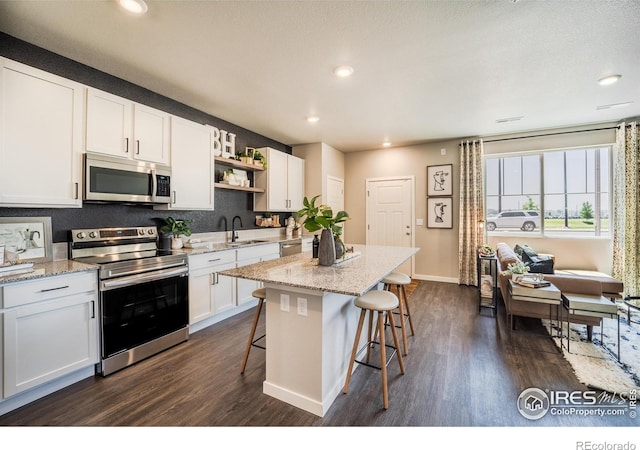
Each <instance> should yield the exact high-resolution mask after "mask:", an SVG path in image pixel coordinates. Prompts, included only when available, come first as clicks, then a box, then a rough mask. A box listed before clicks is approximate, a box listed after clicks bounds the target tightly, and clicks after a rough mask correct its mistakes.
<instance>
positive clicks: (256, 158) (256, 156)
mask: <svg viewBox="0 0 640 450" xmlns="http://www.w3.org/2000/svg"><path fill="white" fill-rule="evenodd" d="M256 161H258V162H259V163H260V164H262V167H264V168H265V169H266V168H267V160H266V158H265V157H264V155H263V154H262V153H260V151H259V150H254V151H253V163H254V164H255V163H256Z"/></svg>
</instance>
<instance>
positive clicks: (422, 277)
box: [412, 273, 459, 284]
mask: <svg viewBox="0 0 640 450" xmlns="http://www.w3.org/2000/svg"><path fill="white" fill-rule="evenodd" d="M412 278H413V279H414V280H422V281H439V282H442V283H453V284H459V283H458V279H457V278H452V277H436V276H433V275H423V274H419V273H416V274H415V275H413V277H412Z"/></svg>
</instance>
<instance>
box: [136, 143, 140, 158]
mask: <svg viewBox="0 0 640 450" xmlns="http://www.w3.org/2000/svg"><path fill="white" fill-rule="evenodd" d="M139 154H140V139H138V140H136V155H139Z"/></svg>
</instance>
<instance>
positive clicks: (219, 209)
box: [0, 32, 291, 242]
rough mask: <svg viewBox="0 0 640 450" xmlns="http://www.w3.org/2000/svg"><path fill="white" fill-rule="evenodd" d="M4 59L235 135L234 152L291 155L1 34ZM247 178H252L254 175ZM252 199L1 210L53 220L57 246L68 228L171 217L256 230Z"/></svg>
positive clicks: (227, 193) (235, 196)
mask: <svg viewBox="0 0 640 450" xmlns="http://www.w3.org/2000/svg"><path fill="white" fill-rule="evenodd" d="M0 55H1V56H4V57H6V58H9V59H12V60H14V61H18V62H21V63H23V64H27V65H29V66H32V67H36V68H38V69H42V70H45V71H47V72H50V73H53V74H56V75H59V76H62V77H65V78H67V79H70V80H74V81H77V82H79V83H82V84H84V85H87V86H91V87H94V88H96V89H100V90H103V91H106V92H110V93H112V94H115V95H118V96H120V97H124V98H127V99H129V100H132V101H135V102H137V103H141V104H144V105H147V106H151V107H153V108H157V109H160V110H162V111H166V112H168V113H170V114H174V115H176V116H179V117H183V118H185V119H188V120H192V121H194V122H198V123H202V124H209V125H212V126H214V127H216V128H218V129H222V130H226V131H228V132H230V133H235V135H236V151H238V150H242V149H244V148H245V147H254V148H258V147H272V148H274V149H277V150H280V151H282V152H285V153H289V154H291V147H290V146H287V145H284V144H282V143H280V142H277V141H274V140H272V139H269V138H268V137H266V136H262V135H259V134H257V133H254V132H252V131H250V130H247V129H245V128H242V127H239V126H236V125H234V124H232V123H229V122H226V121H224V120H222V119H219V118H217V117H214V116H211V115H209V114H207V113H204V112H202V111H199V110H197V109H194V108H192V107H190V106H188V105H185V104H183V103H180V102H177V101H175V100H173V99H171V98H168V97H165V96H162V95H159V94H157V93H155V92H152V91H150V90H148V89H145V88H143V87H141V86H137V85H135V84H133V83H130V82H128V81H126V80H123V79H121V78H117V77H114V76H112V75H109V74H108V73H105V72H102V71H99V70H96V69H94V68H91V67H89V66H86V65H84V64H80V63H78V62H76V61H73V60H71V59H68V58H65V57H63V56H60V55H58V54H55V53H52V52H50V51H48V50H45V49H43V48H40V47H36V46H34V45H32V44H29V43H27V42H25V41H22V40H20V39H17V38H14V37H12V36H9V35H7V34H5V33H1V32H0ZM220 170H222V169H220ZM217 171H218V169H216V172H217ZM249 177H250V178H251V179H252V175H251V174H249ZM253 195H254V194H252V193H248V192H242V191H233V190H223V189H216V190H215V211H156V210H154V209H153V207H151V206H144V205H121V204H88V203H85V204H84V206H83V207H82V208H81V209H78V208H70V209H65V208H0V217H38V216H49V217H51V225H52V228H53V242H66V241H68V234H69V230H71V229H74V228H97V227H123V226H145V225H154V224H155V225H161V224H162V221H161V219H162V218H164V217H167V216H169V215H171V216H173V217H175V218H181V219H192V220H193V223H192V225H191V228H192V230H193V232H194V233H203V232H211V231H224V229H225V221H224V219H223V218H226V220H227V222H228V229H231V221H232V219H233V217H234V216H240V218H241V219H242V224H243V227H242V228H243V229H249V228H257V227H256V225H255V216H256V214H259V212H254V211H253ZM289 216H290V214H289V213H282V214H280V223H282V224H284V223H285V220H286V219H287V218H288V217H289Z"/></svg>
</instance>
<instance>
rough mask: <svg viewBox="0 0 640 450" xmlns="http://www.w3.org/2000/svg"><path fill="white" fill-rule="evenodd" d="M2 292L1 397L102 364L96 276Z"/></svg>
mask: <svg viewBox="0 0 640 450" xmlns="http://www.w3.org/2000/svg"><path fill="white" fill-rule="evenodd" d="M0 290H2V295H1V296H0V300H1V301H2V303H1V307H2V308H4V309H0V317H1V318H2V319H3V320H2V327H1V328H0V331H1V332H2V338H3V341H4V342H3V343H2V344H3V352H2V363H3V366H4V367H3V370H2V372H3V373H4V377H3V379H2V386H3V392H2V394H3V395H2V397H3V398H8V397H11V396H13V395H16V394H20V393H22V392H25V391H27V390H29V389H32V388H35V387H37V386H40V385H43V384H45V383H47V382H50V381H52V380H55V379H58V378H60V377H63V376H65V375H68V374H71V373H73V372H75V371H78V370H80V369H83V368H87V367H90V366H93V365H94V364H96V363H97V362H98V318H97V312H98V305H97V302H98V290H97V275H96V273H95V272H94V271H91V272H81V273H77V274H69V275H60V276H52V277H49V278H45V279H41V280H37V281H31V282H29V281H24V282H16V283H12V284H8V285H6V286H4V287H0Z"/></svg>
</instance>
